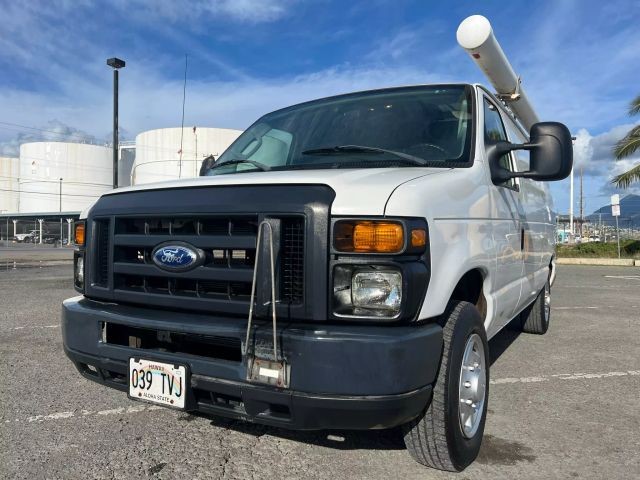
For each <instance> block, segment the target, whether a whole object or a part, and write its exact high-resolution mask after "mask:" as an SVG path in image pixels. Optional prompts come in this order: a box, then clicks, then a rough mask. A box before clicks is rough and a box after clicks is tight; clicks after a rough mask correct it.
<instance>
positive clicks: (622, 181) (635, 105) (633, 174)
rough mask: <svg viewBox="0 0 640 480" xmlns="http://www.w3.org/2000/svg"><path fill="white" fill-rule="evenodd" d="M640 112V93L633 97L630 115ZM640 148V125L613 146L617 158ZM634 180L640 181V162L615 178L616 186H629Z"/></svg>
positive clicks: (621, 157)
mask: <svg viewBox="0 0 640 480" xmlns="http://www.w3.org/2000/svg"><path fill="white" fill-rule="evenodd" d="M638 113H640V95H638V96H637V97H636V98H634V99H633V101H632V102H631V104H630V105H629V115H631V116H633V115H637V114H638ZM639 148H640V125H636V126H635V127H633V128H632V129H631V130H630V131H629V133H627V134H626V135H625V136H624V137H623V138H622V139H621V140H620V141H618V143H616V146H615V147H614V148H613V154H614V155H615V156H616V160H622V159H623V158H626V157H629V156H631V155H633V154H634V153H635V152H636V150H638V149H639ZM634 182H640V163H638V165H636V166H635V167H633V168H632V169H631V170H628V171H626V172H624V173H621V174H620V175H616V176H615V177H614V178H613V183H614V184H615V185H616V187H620V188H627V187H628V186H629V185H631V184H632V183H634Z"/></svg>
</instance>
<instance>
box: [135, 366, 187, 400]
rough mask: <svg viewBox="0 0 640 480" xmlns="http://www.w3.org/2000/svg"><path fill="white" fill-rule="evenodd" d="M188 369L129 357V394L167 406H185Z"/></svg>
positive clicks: (138, 398)
mask: <svg viewBox="0 0 640 480" xmlns="http://www.w3.org/2000/svg"><path fill="white" fill-rule="evenodd" d="M186 391H187V369H186V368H185V367H184V366H181V365H173V364H171V363H161V362H156V361H155V360H145V359H142V358H139V359H135V358H130V359H129V396H130V397H131V398H134V399H136V400H144V401H147V402H151V403H157V404H159V405H164V406H167V407H174V408H182V409H183V408H184V400H185V397H186V396H187V395H186Z"/></svg>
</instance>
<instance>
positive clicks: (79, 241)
mask: <svg viewBox="0 0 640 480" xmlns="http://www.w3.org/2000/svg"><path fill="white" fill-rule="evenodd" d="M84 226H85V224H84V222H77V223H76V225H75V235H74V238H73V243H75V244H76V245H80V246H83V245H84V238H85V237H84V233H85V232H84V229H85V227H84Z"/></svg>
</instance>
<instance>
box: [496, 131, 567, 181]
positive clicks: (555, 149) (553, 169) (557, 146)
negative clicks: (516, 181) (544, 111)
mask: <svg viewBox="0 0 640 480" xmlns="http://www.w3.org/2000/svg"><path fill="white" fill-rule="evenodd" d="M512 150H529V151H530V152H531V153H530V156H529V160H530V162H529V170H528V171H526V172H511V171H509V170H506V169H505V168H503V167H501V166H500V165H499V162H498V160H499V159H500V157H501V156H502V155H504V154H505V153H508V152H510V151H512ZM489 162H490V165H491V178H492V179H493V181H494V182H496V183H504V182H506V181H507V180H509V179H510V178H516V177H522V178H531V179H533V180H539V181H550V180H563V179H565V178H567V177H568V176H569V174H570V173H571V168H572V167H573V145H572V141H571V133H570V132H569V129H568V128H567V127H566V126H564V125H563V124H562V123H558V122H540V123H536V124H534V125H532V127H531V131H530V135H529V143H524V144H513V143H509V142H497V143H496V144H495V145H494V146H493V149H492V150H491V151H490V152H489Z"/></svg>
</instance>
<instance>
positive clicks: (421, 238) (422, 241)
mask: <svg viewBox="0 0 640 480" xmlns="http://www.w3.org/2000/svg"><path fill="white" fill-rule="evenodd" d="M426 245H427V231H426V230H425V229H424V228H414V229H413V230H411V246H412V247H414V248H424V247H425V246H426Z"/></svg>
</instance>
